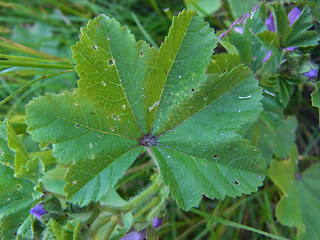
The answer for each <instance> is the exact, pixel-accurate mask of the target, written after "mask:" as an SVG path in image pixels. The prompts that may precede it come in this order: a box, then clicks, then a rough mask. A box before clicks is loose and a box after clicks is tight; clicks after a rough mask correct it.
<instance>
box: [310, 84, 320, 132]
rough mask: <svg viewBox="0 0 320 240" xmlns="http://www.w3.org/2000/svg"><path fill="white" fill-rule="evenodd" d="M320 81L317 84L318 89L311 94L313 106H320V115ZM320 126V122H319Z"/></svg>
mask: <svg viewBox="0 0 320 240" xmlns="http://www.w3.org/2000/svg"><path fill="white" fill-rule="evenodd" d="M319 89H320V82H318V83H317V85H316V90H315V91H314V92H313V93H312V94H311V99H312V106H314V107H317V108H319V117H320V90H319ZM319 126H320V122H319Z"/></svg>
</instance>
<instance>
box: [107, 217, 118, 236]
mask: <svg viewBox="0 0 320 240" xmlns="http://www.w3.org/2000/svg"><path fill="white" fill-rule="evenodd" d="M118 220H119V217H118V216H116V215H114V216H112V217H111V218H110V226H109V228H108V231H107V233H106V235H105V237H104V239H105V240H108V239H109V238H110V237H111V234H112V233H113V231H114V229H115V228H116V226H117V224H118Z"/></svg>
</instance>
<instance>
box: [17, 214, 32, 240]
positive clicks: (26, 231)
mask: <svg viewBox="0 0 320 240" xmlns="http://www.w3.org/2000/svg"><path fill="white" fill-rule="evenodd" d="M33 222H34V221H33V219H32V217H31V215H29V217H27V218H26V220H24V222H23V223H22V225H21V226H20V227H19V229H18V236H21V237H22V239H33V234H34V233H33Z"/></svg>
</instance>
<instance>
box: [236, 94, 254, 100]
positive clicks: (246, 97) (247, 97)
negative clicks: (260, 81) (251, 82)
mask: <svg viewBox="0 0 320 240" xmlns="http://www.w3.org/2000/svg"><path fill="white" fill-rule="evenodd" d="M251 97H252V96H251V94H250V95H249V96H244V97H241V96H239V97H238V98H239V99H240V100H245V99H250V98H251Z"/></svg>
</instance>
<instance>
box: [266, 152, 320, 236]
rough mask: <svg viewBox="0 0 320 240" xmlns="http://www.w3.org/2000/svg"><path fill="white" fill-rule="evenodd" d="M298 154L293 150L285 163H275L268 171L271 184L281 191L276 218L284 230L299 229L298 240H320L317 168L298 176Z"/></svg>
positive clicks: (317, 166)
mask: <svg viewBox="0 0 320 240" xmlns="http://www.w3.org/2000/svg"><path fill="white" fill-rule="evenodd" d="M297 162H298V152H297V149H296V148H294V149H293V150H292V153H291V156H290V158H289V159H288V160H283V161H276V160H274V161H273V162H272V163H271V165H270V169H269V171H268V175H269V176H270V178H271V180H272V181H273V182H274V183H275V184H276V185H277V186H278V187H279V188H280V189H281V190H282V191H283V193H284V195H283V196H282V198H281V200H280V201H279V202H278V203H277V207H276V216H277V218H278V220H279V221H280V222H281V223H282V224H284V225H287V226H290V227H292V226H294V227H296V228H297V229H298V239H306V240H307V239H319V238H320V230H319V229H320V223H319V214H320V195H319V193H320V189H319V186H320V177H319V171H320V164H319V163H317V164H315V165H313V166H311V167H309V168H307V169H306V170H305V171H304V172H303V173H299V172H298V167H297Z"/></svg>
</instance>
